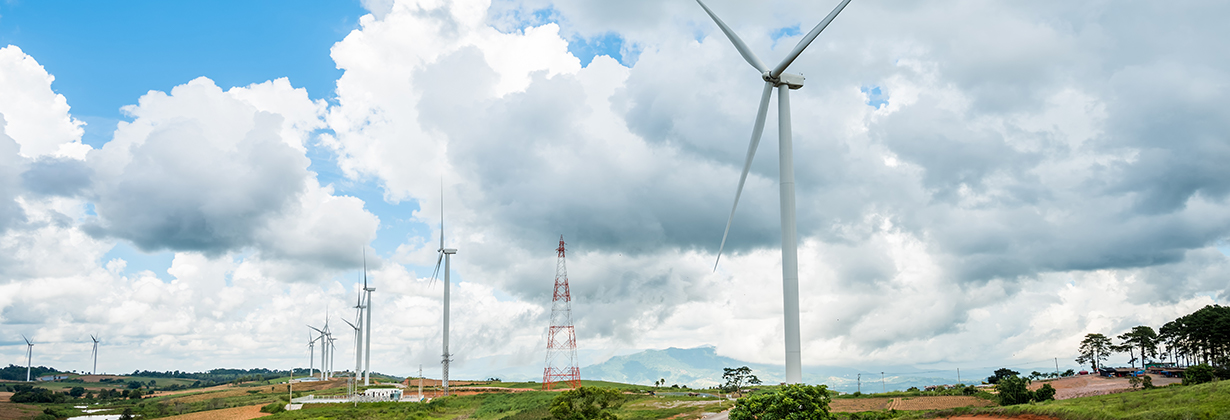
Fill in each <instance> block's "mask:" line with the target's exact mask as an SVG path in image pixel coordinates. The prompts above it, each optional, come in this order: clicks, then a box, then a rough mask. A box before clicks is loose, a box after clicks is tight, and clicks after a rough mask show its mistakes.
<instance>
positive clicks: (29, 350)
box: [21, 334, 34, 382]
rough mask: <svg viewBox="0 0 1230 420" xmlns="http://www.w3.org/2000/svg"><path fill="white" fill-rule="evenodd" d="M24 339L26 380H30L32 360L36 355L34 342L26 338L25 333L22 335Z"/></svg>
mask: <svg viewBox="0 0 1230 420" xmlns="http://www.w3.org/2000/svg"><path fill="white" fill-rule="evenodd" d="M21 339H22V340H26V382H30V360H31V359H32V358H33V357H34V343H32V342H30V339H29V338H26V335H25V334H22V335H21Z"/></svg>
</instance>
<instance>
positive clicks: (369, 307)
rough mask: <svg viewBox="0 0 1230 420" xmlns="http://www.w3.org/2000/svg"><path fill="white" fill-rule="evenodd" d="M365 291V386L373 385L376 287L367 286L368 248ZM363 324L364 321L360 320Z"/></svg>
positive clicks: (364, 278) (364, 256)
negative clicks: (373, 304) (373, 296)
mask: <svg viewBox="0 0 1230 420" xmlns="http://www.w3.org/2000/svg"><path fill="white" fill-rule="evenodd" d="M363 291H364V292H367V326H366V327H364V328H363V333H365V334H366V335H367V361H366V363H365V366H364V368H363V385H364V386H367V385H371V374H372V373H371V372H372V292H374V291H376V288H375V287H368V286H367V248H363ZM358 321H359V322H362V320H358Z"/></svg>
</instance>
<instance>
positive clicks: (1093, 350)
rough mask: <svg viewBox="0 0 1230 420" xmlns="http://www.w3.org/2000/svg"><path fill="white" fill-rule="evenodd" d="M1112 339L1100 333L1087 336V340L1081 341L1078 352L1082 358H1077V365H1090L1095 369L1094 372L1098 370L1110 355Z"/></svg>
mask: <svg viewBox="0 0 1230 420" xmlns="http://www.w3.org/2000/svg"><path fill="white" fill-rule="evenodd" d="M1110 347H1111V344H1110V339H1109V338H1106V336H1105V335H1102V334H1098V333H1089V334H1085V339H1084V340H1082V341H1081V345H1080V348H1079V349H1077V352H1079V353H1080V356H1079V357H1077V358H1076V363H1080V364H1082V365H1083V364H1086V363H1088V364H1089V365H1090V366H1092V367H1093V370H1095V371H1096V370H1098V365H1100V364H1101V363H1102V361H1103V360H1106V356H1107V355H1109V354H1110Z"/></svg>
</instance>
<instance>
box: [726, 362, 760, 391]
mask: <svg viewBox="0 0 1230 420" xmlns="http://www.w3.org/2000/svg"><path fill="white" fill-rule="evenodd" d="M722 371H723V373H722V379H725V380H726V385H724V386H722V390H723V391H726V392H742V389H743V385H744V384H750V385H759V384H760V378H757V377H756V375H753V374H752V369H751V368H749V367H747V366H744V367H740V368H722Z"/></svg>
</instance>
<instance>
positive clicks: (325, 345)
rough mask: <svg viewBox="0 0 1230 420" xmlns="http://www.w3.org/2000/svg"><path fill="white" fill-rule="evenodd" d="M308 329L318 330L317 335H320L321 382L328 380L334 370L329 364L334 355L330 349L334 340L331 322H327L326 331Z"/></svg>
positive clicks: (314, 328)
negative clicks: (330, 330) (330, 329)
mask: <svg viewBox="0 0 1230 420" xmlns="http://www.w3.org/2000/svg"><path fill="white" fill-rule="evenodd" d="M308 328H311V329H313V330H316V332H317V333H320V336H319V337H317V338H316V339H317V340H320V380H322V381H324V380H328V379H329V377H330V376H331V375H330V371H331V370H332V369H333V367H332V366H330V363H329V360H330V357H329V356H330V355H331V354H332V353H333V352H332V351H331V350H332V349H330V347H331V344H332V340H331V338H330V334H329V321H328V320H327V319H326V320H325V328H324V329H320V328H316V327H313V326H311V325H308Z"/></svg>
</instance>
